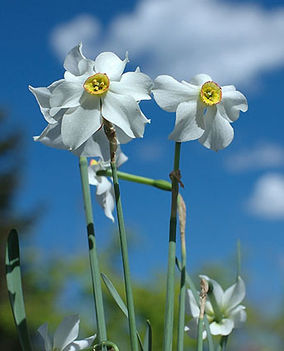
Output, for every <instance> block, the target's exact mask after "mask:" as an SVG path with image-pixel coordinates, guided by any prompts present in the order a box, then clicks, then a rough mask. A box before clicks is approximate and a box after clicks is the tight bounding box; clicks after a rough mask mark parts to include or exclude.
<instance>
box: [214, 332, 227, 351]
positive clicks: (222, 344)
mask: <svg viewBox="0 0 284 351" xmlns="http://www.w3.org/2000/svg"><path fill="white" fill-rule="evenodd" d="M227 342H228V335H223V336H222V337H221V339H220V343H219V345H218V346H217V350H216V351H226V347H227Z"/></svg>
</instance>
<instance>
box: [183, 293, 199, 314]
mask: <svg viewBox="0 0 284 351" xmlns="http://www.w3.org/2000/svg"><path fill="white" fill-rule="evenodd" d="M186 297H187V298H186V300H185V301H186V311H187V313H188V314H190V315H191V316H192V317H193V318H198V317H199V313H200V310H199V307H198V305H197V303H196V301H195V298H194V296H193V294H192V291H191V290H190V289H187V294H186Z"/></svg>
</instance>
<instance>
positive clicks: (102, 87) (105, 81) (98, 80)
mask: <svg viewBox="0 0 284 351" xmlns="http://www.w3.org/2000/svg"><path fill="white" fill-rule="evenodd" d="M108 88H109V78H108V76H107V75H106V73H96V74H94V75H92V76H90V77H89V78H88V79H87V80H86V81H85V83H84V89H85V90H86V92H87V93H89V94H91V95H102V94H104V93H106V92H107V91H108Z"/></svg>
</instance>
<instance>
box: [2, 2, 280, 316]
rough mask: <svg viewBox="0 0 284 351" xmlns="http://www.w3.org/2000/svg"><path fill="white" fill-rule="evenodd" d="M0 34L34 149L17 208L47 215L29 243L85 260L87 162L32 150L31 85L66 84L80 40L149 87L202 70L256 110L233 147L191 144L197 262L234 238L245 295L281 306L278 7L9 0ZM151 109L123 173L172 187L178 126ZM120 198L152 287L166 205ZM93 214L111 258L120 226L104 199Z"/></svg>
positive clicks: (5, 74) (9, 82)
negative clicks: (83, 170) (67, 65)
mask: <svg viewBox="0 0 284 351" xmlns="http://www.w3.org/2000/svg"><path fill="white" fill-rule="evenodd" d="M0 26H1V27H2V28H1V31H0V33H1V34H0V35H1V36H2V38H1V39H2V40H1V43H2V50H3V54H2V57H1V60H2V61H1V62H2V68H3V69H2V90H1V106H3V107H4V108H6V110H8V112H9V115H10V117H11V118H10V122H9V123H10V125H17V126H20V127H21V128H22V129H23V130H24V132H25V146H26V150H27V151H26V156H25V164H24V168H23V169H24V172H23V174H20V175H19V176H20V177H21V178H22V183H23V189H22V192H21V193H20V195H19V197H18V199H17V206H18V208H19V209H23V210H26V211H28V209H29V208H32V207H33V206H37V205H38V204H40V203H45V208H46V211H45V213H44V215H43V216H42V218H41V219H40V221H39V223H38V225H37V226H36V228H35V231H34V235H33V236H32V238H31V239H30V242H29V245H31V246H32V245H37V246H39V247H40V248H41V250H42V252H43V254H44V255H47V256H48V255H49V254H50V252H57V253H60V252H65V253H68V254H69V255H72V254H75V253H78V252H84V250H85V251H86V244H87V243H86V242H85V233H84V215H83V212H82V200H81V189H80V180H79V172H78V164H77V163H78V162H77V161H78V160H77V159H76V157H75V156H73V155H71V154H69V153H68V152H63V151H57V150H55V149H49V148H47V147H45V146H43V145H40V144H36V143H34V142H33V141H32V136H33V135H38V134H39V133H40V132H41V131H42V129H43V128H44V126H45V121H44V119H43V117H42V116H41V114H40V111H39V108H38V106H37V104H36V102H35V100H34V98H33V96H32V95H31V94H30V93H29V92H28V89H27V86H28V84H31V85H32V86H35V87H38V86H47V85H49V84H50V83H51V82H52V81H54V80H58V79H60V78H61V77H62V75H63V72H64V70H63V66H62V62H63V59H64V57H65V55H66V54H67V52H68V51H69V50H70V49H71V48H72V47H73V46H75V45H77V44H78V42H80V41H82V43H83V52H84V53H85V55H86V56H89V57H92V58H94V57H95V56H96V55H98V54H99V53H100V52H101V51H106V50H108V51H113V52H115V53H117V54H118V55H120V56H121V57H123V56H124V55H125V52H126V51H128V53H129V58H130V63H129V65H128V69H129V70H131V69H132V70H133V69H135V68H136V66H140V68H141V70H142V71H143V72H145V73H147V74H149V75H150V76H151V77H153V78H155V77H156V76H157V75H159V74H170V75H172V76H174V77H175V78H177V79H180V80H182V79H184V80H190V78H191V77H192V76H193V75H195V74H197V73H201V72H202V73H207V74H210V75H211V76H212V78H213V80H214V81H216V82H218V83H219V84H220V85H224V84H234V85H235V86H236V87H237V89H238V90H240V91H242V92H243V93H244V94H245V95H246V96H247V98H248V102H249V111H248V112H247V113H246V114H242V115H241V116H240V119H239V120H238V121H237V122H235V123H234V124H233V127H234V129H235V139H234V140H233V143H232V144H231V145H230V146H229V147H228V148H227V149H226V150H224V151H220V152H218V153H214V152H213V151H211V150H207V149H205V148H204V147H202V146H201V145H200V144H199V143H198V142H197V141H196V142H188V143H185V144H183V145H182V156H181V171H182V176H183V182H184V184H185V189H184V190H183V191H182V195H183V196H184V198H185V201H186V203H187V205H188V208H189V213H188V222H189V224H188V233H187V236H188V245H189V249H188V256H189V259H188V263H189V264H190V266H191V267H192V268H193V269H198V268H199V267H200V266H201V265H202V262H208V261H214V262H219V263H221V262H222V261H226V260H228V257H230V256H232V255H233V252H234V249H235V246H236V240H237V239H238V238H239V239H240V240H241V243H242V246H243V250H244V264H243V269H244V274H245V275H246V276H247V278H248V298H249V299H250V300H251V301H256V302H259V301H261V302H263V301H267V299H268V298H270V297H271V294H273V299H271V300H273V301H272V302H271V304H269V306H268V307H267V310H270V309H273V308H274V307H275V306H276V305H277V304H278V303H279V301H280V300H281V298H282V296H283V288H284V286H283V283H282V282H281V279H279V277H280V276H283V273H284V254H283V247H284V235H283V234H284V139H283V129H284V118H283V117H284V116H283V80H284V42H283V37H284V4H283V1H269V0H261V1H245V0H242V1H234V0H230V1H224V0H199V1H193V0H140V1H116V2H114V1H111V0H105V1H104V2H98V3H96V4H94V2H93V1H89V0H85V1H84V3H83V4H81V5H80V6H79V5H78V2H77V1H68V2H67V1H65V0H64V1H61V2H60V4H58V3H57V2H55V1H49V2H48V3H42V4H40V7H39V4H38V3H37V2H36V1H30V2H29V3H28V5H27V3H25V2H22V1H19V2H18V4H17V7H16V8H15V6H14V5H13V4H12V3H9V2H7V1H6V2H4V6H3V7H2V10H1V21H0ZM142 109H143V111H144V113H145V114H146V116H147V117H148V118H150V119H151V121H152V122H151V125H148V126H147V128H146V132H145V137H144V138H143V140H135V141H133V142H131V143H130V144H128V145H126V146H125V147H124V148H123V150H124V151H125V153H126V154H127V155H128V156H129V161H128V162H127V163H126V164H125V165H123V169H122V170H123V171H126V172H132V173H137V174H140V175H145V176H149V177H153V178H164V179H167V177H168V174H169V172H170V171H171V168H172V163H173V153H174V145H173V143H172V142H170V141H168V140H167V136H168V134H169V133H170V132H171V130H172V128H173V125H174V118H175V116H174V114H170V113H167V112H165V111H162V110H160V109H159V108H158V107H157V105H155V103H154V101H151V102H147V103H142ZM121 188H122V189H121V191H122V200H123V204H124V208H125V210H124V211H125V219H126V223H127V225H128V226H129V228H131V229H132V230H134V231H136V232H137V234H138V235H139V237H140V239H139V240H140V243H139V245H138V247H137V248H135V250H134V251H133V253H132V255H131V267H132V271H133V274H134V275H135V277H136V278H137V279H142V280H147V279H148V280H150V279H151V278H153V277H154V271H156V269H153V268H152V267H153V266H155V267H157V268H163V267H166V257H167V240H168V223H169V219H168V216H169V206H170V204H169V201H170V197H169V194H168V193H164V192H162V191H159V190H156V189H150V188H147V187H145V186H142V185H136V184H126V183H125V182H121ZM93 193H94V189H93ZM94 211H95V219H96V232H97V237H98V243H99V247H100V248H101V249H102V248H103V246H104V245H105V243H106V242H107V240H108V238H109V236H110V235H111V230H112V229H113V228H114V226H113V225H112V224H111V222H110V221H109V220H108V219H107V218H105V217H104V215H103V212H102V210H101V209H100V208H99V207H98V205H97V204H96V203H94ZM145 252H147V260H145ZM226 262H227V261H226ZM200 273H201V272H200ZM264 280H265V281H266V284H263V281H264ZM271 300H270V301H271Z"/></svg>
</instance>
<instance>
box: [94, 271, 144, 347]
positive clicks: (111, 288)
mask: <svg viewBox="0 0 284 351" xmlns="http://www.w3.org/2000/svg"><path fill="white" fill-rule="evenodd" d="M101 276H102V278H103V281H104V283H105V285H106V287H107V289H108V291H109V293H110V294H111V296H112V297H113V299H114V301H115V302H116V304H117V306H118V307H119V308H120V309H121V311H122V312H123V314H124V315H125V317H126V318H128V311H127V307H126V305H125V303H124V301H123V300H122V298H121V297H120V295H119V293H118V292H117V290H116V288H115V287H114V285H113V284H112V282H111V280H110V279H109V278H108V277H107V276H106V275H105V274H104V273H101ZM136 334H137V338H138V342H139V346H140V350H141V351H143V345H142V341H141V338H140V335H139V333H138V331H137V330H136Z"/></svg>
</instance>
